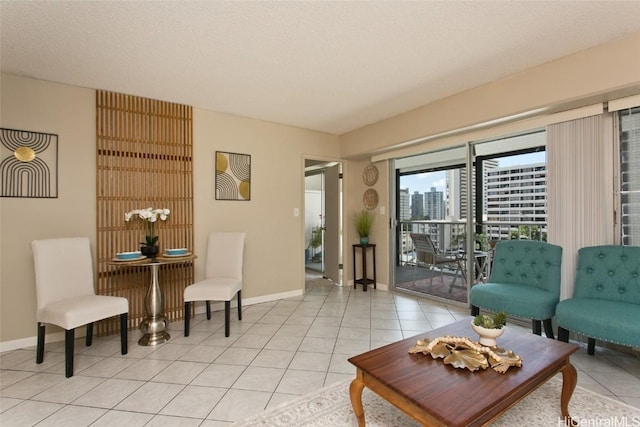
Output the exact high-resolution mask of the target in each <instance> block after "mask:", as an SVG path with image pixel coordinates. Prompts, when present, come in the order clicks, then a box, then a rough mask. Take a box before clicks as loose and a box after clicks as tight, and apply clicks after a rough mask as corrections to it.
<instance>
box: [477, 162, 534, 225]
mask: <svg viewBox="0 0 640 427" xmlns="http://www.w3.org/2000/svg"><path fill="white" fill-rule="evenodd" d="M486 181H487V186H486V201H487V203H486V219H487V221H490V222H506V223H511V224H517V223H536V222H540V223H541V226H543V227H544V228H546V222H547V167H546V164H545V163H534V164H528V165H515V166H507V167H498V168H495V169H493V170H491V171H489V172H488V173H487V180H486Z"/></svg>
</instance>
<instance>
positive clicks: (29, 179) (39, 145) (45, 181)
mask: <svg viewBox="0 0 640 427" xmlns="http://www.w3.org/2000/svg"><path fill="white" fill-rule="evenodd" d="M0 180H1V181H2V182H1V183H0V197H29V198H51V199H54V198H57V197H58V135H54V134H51V133H41V132H30V131H26V130H16V129H5V128H0Z"/></svg>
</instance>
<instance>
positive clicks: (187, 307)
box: [184, 301, 191, 337]
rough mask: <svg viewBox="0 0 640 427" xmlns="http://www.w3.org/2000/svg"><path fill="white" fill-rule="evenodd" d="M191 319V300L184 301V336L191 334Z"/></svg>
mask: <svg viewBox="0 0 640 427" xmlns="http://www.w3.org/2000/svg"><path fill="white" fill-rule="evenodd" d="M190 319H191V302H189V301H185V302H184V336H185V337H188V336H189V320H190Z"/></svg>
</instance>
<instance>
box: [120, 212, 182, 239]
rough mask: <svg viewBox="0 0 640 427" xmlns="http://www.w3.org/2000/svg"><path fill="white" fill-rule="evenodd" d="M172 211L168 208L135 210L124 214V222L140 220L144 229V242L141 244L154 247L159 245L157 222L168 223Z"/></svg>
mask: <svg viewBox="0 0 640 427" xmlns="http://www.w3.org/2000/svg"><path fill="white" fill-rule="evenodd" d="M170 213H171V211H170V210H169V209H167V208H163V209H153V208H147V209H134V210H132V211H131V212H127V213H125V214H124V220H125V221H126V222H129V221H131V220H132V219H135V218H140V220H141V221H142V226H143V229H144V238H145V241H144V242H140V243H141V244H143V245H147V246H154V245H155V244H156V243H158V236H157V235H156V222H158V220H160V221H166V220H167V218H169V214H170Z"/></svg>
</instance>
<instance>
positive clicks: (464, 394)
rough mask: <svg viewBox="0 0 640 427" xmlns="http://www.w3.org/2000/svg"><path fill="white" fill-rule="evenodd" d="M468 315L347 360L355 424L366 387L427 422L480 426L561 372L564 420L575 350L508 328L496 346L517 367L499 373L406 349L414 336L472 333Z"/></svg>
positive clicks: (361, 412) (361, 422) (573, 379)
mask: <svg viewBox="0 0 640 427" xmlns="http://www.w3.org/2000/svg"><path fill="white" fill-rule="evenodd" d="M471 319H472V318H471V317H470V318H469V319H465V320H461V321H459V322H456V323H452V324H450V325H447V326H444V327H442V328H439V329H434V330H433V331H430V332H425V333H424V334H420V335H416V336H415V337H412V338H407V339H405V340H402V341H398V342H396V343H393V344H389V345H387V346H384V347H380V348H378V349H375V350H371V351H369V352H366V353H363V354H360V355H358V356H354V357H352V358H350V359H349V362H351V363H352V364H353V365H355V367H356V368H357V372H356V378H355V379H354V380H353V382H352V383H351V386H350V388H349V393H350V396H351V405H352V406H353V411H354V413H355V414H356V417H357V418H358V425H360V426H364V425H365V415H364V409H363V407H362V390H363V389H364V387H367V388H369V389H370V390H372V391H373V392H375V393H376V394H378V395H379V396H380V397H382V398H383V399H385V400H387V401H389V402H390V403H391V404H393V405H394V406H396V407H397V408H399V409H401V410H402V411H404V412H405V413H406V414H407V415H409V416H410V417H412V418H414V419H415V420H417V421H418V422H420V423H422V424H423V425H426V426H450V427H453V426H481V425H486V424H487V423H489V422H490V421H491V420H493V419H495V418H496V417H498V416H499V415H500V414H502V413H503V412H505V411H506V410H507V409H509V408H510V407H511V406H513V405H514V404H516V403H517V402H518V401H520V399H522V398H523V397H525V396H526V395H527V394H529V393H531V392H532V391H533V390H535V389H536V388H537V387H538V386H540V385H541V384H543V383H544V382H546V381H547V380H548V379H549V378H551V377H553V376H554V375H555V374H556V373H558V372H562V395H561V397H560V412H561V414H562V417H563V419H564V420H565V422H566V423H567V424H569V423H572V420H571V417H570V416H569V410H568V405H569V400H570V399H571V395H572V394H573V390H574V389H575V386H576V382H577V374H576V369H575V368H574V367H573V366H572V365H571V363H570V361H569V356H570V355H571V354H572V353H573V352H575V351H576V350H577V349H578V346H577V345H575V344H567V343H564V342H561V341H556V340H553V339H549V338H543V337H541V336H538V335H534V334H532V333H526V332H525V331H521V330H517V329H515V328H510V327H509V325H507V329H506V330H505V333H504V335H502V337H500V338H498V345H499V346H500V347H503V348H505V349H507V350H513V352H514V353H516V354H517V355H518V356H520V357H521V358H522V367H511V368H509V370H508V371H507V372H506V373H504V374H500V373H498V372H496V371H494V370H493V369H491V368H487V369H485V370H480V371H475V372H471V371H469V370H468V369H456V368H453V367H452V366H450V365H445V364H444V363H443V361H442V359H433V358H432V357H431V356H430V355H423V354H409V353H408V351H409V349H410V348H411V347H413V346H415V344H416V341H417V340H418V339H423V338H430V339H433V338H436V337H440V336H446V335H452V336H463V337H469V338H471V339H472V340H476V339H477V336H476V335H475V333H474V332H473V330H472V329H471Z"/></svg>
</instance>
